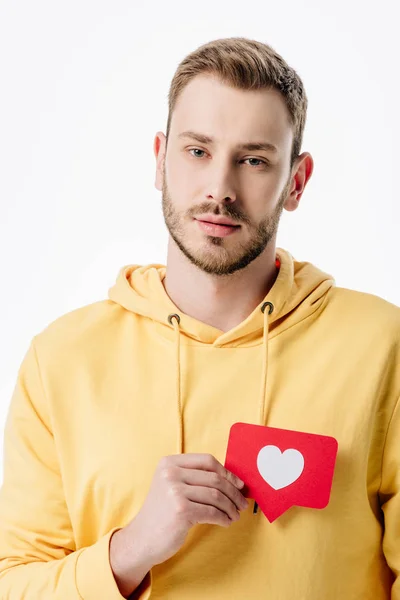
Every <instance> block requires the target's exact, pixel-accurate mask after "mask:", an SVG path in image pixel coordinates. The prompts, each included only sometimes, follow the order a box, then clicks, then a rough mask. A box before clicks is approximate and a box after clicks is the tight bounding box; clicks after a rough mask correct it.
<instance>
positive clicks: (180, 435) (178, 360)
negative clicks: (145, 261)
mask: <svg viewBox="0 0 400 600" xmlns="http://www.w3.org/2000/svg"><path fill="white" fill-rule="evenodd" d="M172 319H174V322H173V323H172ZM180 322H181V318H180V316H179V315H177V314H170V315H168V323H170V325H172V326H173V328H174V329H175V342H176V367H177V369H176V396H177V399H178V422H179V431H178V454H183V418H182V401H181V344H180V341H181V336H180V333H179V323H180Z"/></svg>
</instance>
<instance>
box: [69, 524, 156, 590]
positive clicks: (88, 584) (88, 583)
mask: <svg viewBox="0 0 400 600" xmlns="http://www.w3.org/2000/svg"><path fill="white" fill-rule="evenodd" d="M119 529H121V527H114V529H111V531H109V532H108V533H107V535H105V536H103V537H102V538H100V539H99V541H98V542H96V543H95V544H93V546H89V547H88V548H84V549H83V550H82V551H81V553H80V555H79V556H78V560H77V563H76V587H77V589H78V592H79V594H80V595H81V597H82V599H83V600H98V599H99V598H107V600H126V599H125V598H124V596H122V595H121V593H120V591H119V589H118V586H117V582H116V581H115V578H114V574H113V572H112V569H111V565H110V540H111V536H112V535H113V533H114V532H115V531H118V530H119ZM151 584H152V576H151V571H150V572H149V573H147V574H146V576H145V578H144V579H143V581H142V582H141V584H140V586H139V587H140V595H139V596H135V599H136V598H137V600H148V598H150V592H151ZM138 592H139V588H138Z"/></svg>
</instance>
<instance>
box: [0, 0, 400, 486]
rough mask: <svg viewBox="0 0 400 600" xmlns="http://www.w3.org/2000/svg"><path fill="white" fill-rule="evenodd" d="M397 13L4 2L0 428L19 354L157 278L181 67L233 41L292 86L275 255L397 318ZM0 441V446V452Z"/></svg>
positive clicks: (340, 4)
mask: <svg viewBox="0 0 400 600" xmlns="http://www.w3.org/2000/svg"><path fill="white" fill-rule="evenodd" d="M396 10H398V8H397V6H396V2H395V1H394V0H393V2H388V1H380V2H379V3H378V4H377V3H376V2H359V1H353V2H351V1H346V2H344V1H343V0H339V1H335V2H333V3H328V2H321V1H320V0H302V2H298V1H297V0H296V1H294V0H290V1H286V2H284V1H283V2H277V1H276V0H274V1H273V2H272V1H268V0H262V1H258V0H253V1H252V2H243V1H240V2H237V1H233V0H229V1H218V2H216V1H215V0H213V1H212V2H210V1H206V0H202V1H201V2H188V1H186V2H180V1H179V2H171V1H169V2H165V1H164V2H161V1H156V2H154V1H152V2H149V3H148V4H146V5H145V4H144V2H133V1H128V0H109V1H104V0H79V1H78V0H73V1H72V0H68V1H66V0H65V1H62V0H47V1H45V0H35V1H34V2H32V1H31V0H25V1H22V0H21V1H18V0H2V1H0V260H1V294H0V302H1V305H0V334H1V335H0V428H1V434H0V435H1V436H2V434H3V425H4V419H5V416H6V411H7V408H8V405H9V401H10V399H11V394H12V391H13V387H14V385H15V380H16V376H17V370H18V368H19V365H20V362H21V361H22V358H23V355H24V353H25V351H26V350H27V348H28V345H29V343H30V340H31V338H32V337H33V336H34V335H36V334H37V333H38V332H40V331H41V330H42V329H44V328H45V327H46V326H47V325H48V324H49V323H50V322H51V321H52V320H54V319H56V318H57V317H59V316H61V315H62V314H64V313H66V312H69V311H70V310H73V309H74V308H77V307H79V306H83V305H85V304H88V303H91V302H95V301H97V300H101V299H103V298H106V297H107V291H108V288H109V287H111V285H112V284H113V283H114V280H115V278H116V276H117V273H118V271H119V269H120V268H121V267H122V266H123V265H126V264H130V263H136V264H138V263H139V264H143V263H150V262H156V263H165V259H166V243H167V230H166V228H165V225H164V221H163V217H162V211H161V195H160V192H158V191H157V190H156V189H155V187H154V171H155V158H154V154H153V140H154V135H155V133H156V131H158V130H160V129H161V130H163V131H164V132H165V127H166V118H167V93H168V87H169V83H170V81H171V78H172V76H173V74H174V71H175V69H176V67H177V65H178V63H179V61H180V60H181V59H182V58H183V57H184V56H185V55H186V54H188V53H189V52H190V51H192V50H194V49H195V48H196V47H198V46H199V45H200V44H202V43H204V42H207V41H209V40H211V39H215V38H219V37H231V36H236V35H239V36H244V37H250V38H254V39H257V40H259V41H263V42H266V43H269V44H271V45H272V46H273V48H274V49H275V50H277V52H279V53H280V54H281V55H282V56H283V57H284V58H285V60H286V61H287V62H288V63H289V64H290V65H291V66H292V67H294V68H295V69H296V71H297V72H298V74H299V75H300V77H301V78H302V79H303V82H304V85H305V88H306V93H307V95H308V99H309V109H308V119H307V124H306V130H305V137H304V143H303V148H302V150H303V151H304V150H307V151H309V152H311V154H312V156H313V158H314V162H315V170H314V174H313V176H312V178H311V180H310V181H309V183H308V185H307V187H306V190H305V192H304V194H303V196H302V199H301V204H300V207H299V209H298V210H297V211H295V212H293V213H287V212H284V213H283V216H282V220H281V225H280V233H279V236H278V246H282V247H284V248H287V249H288V250H289V251H290V252H291V253H292V254H293V255H294V256H295V258H297V259H298V260H308V261H310V262H313V263H314V264H316V265H317V266H318V267H320V268H322V269H323V270H325V271H327V272H329V273H331V274H332V275H334V277H335V279H336V283H337V285H341V286H345V287H351V288H353V289H358V290H362V291H366V292H370V293H373V294H377V295H379V296H382V297H383V298H385V299H387V300H389V301H391V302H393V303H395V304H400V282H399V266H398V265H399V242H398V231H399V226H400V208H399V205H400V199H399V191H398V190H399V180H398V165H399V162H400V152H399V138H400V126H399V116H398V115H399V104H398V97H399V92H400V86H399V78H398V74H399V66H398V62H399V55H400V43H399V38H398V29H397V28H398V17H397V15H396ZM1 441H2V440H1ZM0 475H1V476H2V471H0Z"/></svg>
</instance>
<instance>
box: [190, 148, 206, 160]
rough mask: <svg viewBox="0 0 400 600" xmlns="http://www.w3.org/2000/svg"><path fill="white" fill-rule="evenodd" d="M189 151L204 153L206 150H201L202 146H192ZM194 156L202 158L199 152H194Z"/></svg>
mask: <svg viewBox="0 0 400 600" xmlns="http://www.w3.org/2000/svg"><path fill="white" fill-rule="evenodd" d="M189 152H203V154H204V152H205V150H200V148H190V149H189ZM192 156H194V157H195V158H202V157H201V156H199V155H198V154H192Z"/></svg>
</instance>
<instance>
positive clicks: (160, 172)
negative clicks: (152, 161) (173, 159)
mask: <svg viewBox="0 0 400 600" xmlns="http://www.w3.org/2000/svg"><path fill="white" fill-rule="evenodd" d="M166 141H167V138H166V137H165V135H164V134H163V132H162V131H157V133H156V137H155V138H154V145H153V149H154V155H155V157H156V177H155V186H156V188H157V189H158V190H159V191H160V192H161V191H162V187H163V180H164V161H165V151H166Z"/></svg>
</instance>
